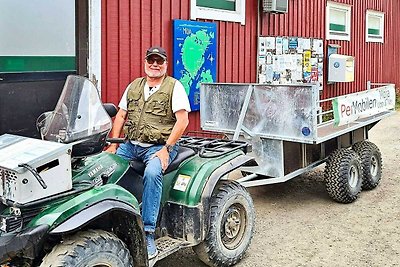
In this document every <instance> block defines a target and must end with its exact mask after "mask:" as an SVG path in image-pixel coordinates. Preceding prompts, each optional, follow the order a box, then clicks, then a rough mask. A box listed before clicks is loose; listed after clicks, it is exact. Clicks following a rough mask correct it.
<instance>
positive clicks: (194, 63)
mask: <svg viewBox="0 0 400 267" xmlns="http://www.w3.org/2000/svg"><path fill="white" fill-rule="evenodd" d="M173 25H174V27H173V29H174V77H175V78H176V79H178V80H179V81H180V82H181V83H182V84H183V86H184V87H185V90H186V93H187V94H188V96H189V100H190V107H191V109H192V111H195V110H199V109H200V84H201V83H211V82H216V81H217V25H216V23H211V22H199V21H188V20H174V24H173Z"/></svg>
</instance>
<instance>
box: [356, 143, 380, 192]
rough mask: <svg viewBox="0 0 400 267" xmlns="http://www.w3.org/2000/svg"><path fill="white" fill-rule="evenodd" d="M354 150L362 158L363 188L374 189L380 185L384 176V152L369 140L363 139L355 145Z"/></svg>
mask: <svg viewBox="0 0 400 267" xmlns="http://www.w3.org/2000/svg"><path fill="white" fill-rule="evenodd" d="M353 150H354V151H355V152H356V153H357V154H358V155H359V156H360V158H361V165H362V168H363V184H362V189H364V190H371V189H374V188H375V187H377V186H378V185H379V182H380V181H381V178H382V154H381V152H380V151H379V148H378V147H377V146H376V145H375V144H374V143H371V142H369V141H361V142H358V143H356V144H354V145H353Z"/></svg>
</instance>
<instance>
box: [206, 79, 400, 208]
mask: <svg viewBox="0 0 400 267" xmlns="http://www.w3.org/2000/svg"><path fill="white" fill-rule="evenodd" d="M378 86H379V87H378ZM371 87H376V88H371ZM369 92H370V93H372V94H375V96H378V98H379V97H380V96H383V100H382V99H381V100H382V101H386V103H380V105H379V106H380V108H378V109H377V108H375V109H374V108H373V107H375V106H374V105H373V104H376V102H370V101H372V98H371V97H370V98H368V96H367V97H366V98H365V94H366V93H369ZM357 97H359V98H360V99H362V100H360V102H359V103H357V102H356V103H354V102H353V108H357V105H360V104H361V106H358V107H359V108H361V109H362V108H364V109H365V110H364V112H361V109H360V110H358V113H359V114H360V115H362V116H360V117H358V118H357V116H356V118H355V119H354V120H353V121H349V122H346V123H345V124H344V125H338V121H337V120H338V117H337V116H338V115H340V114H337V113H338V112H337V111H334V109H333V108H332V106H333V104H332V101H333V102H334V101H335V100H336V99H344V100H346V99H352V98H357ZM363 97H364V99H363ZM394 98H395V87H394V85H393V84H371V83H368V89H367V91H363V92H359V93H354V94H349V95H345V96H340V97H338V98H330V99H325V100H320V90H319V88H318V87H317V86H316V85H312V84H311V85H265V84H227V83H226V84H222V83H214V84H202V86H201V89H200V105H201V110H200V118H201V127H202V129H203V130H207V131H212V132H220V133H225V134H227V135H228V136H229V138H231V139H233V140H236V139H238V138H240V139H245V140H246V141H248V142H249V143H251V145H252V147H253V152H252V154H253V156H254V157H255V158H256V160H257V162H258V166H248V167H242V168H241V171H242V174H244V175H243V177H242V178H240V179H238V181H239V182H240V183H241V184H242V185H244V186H246V187H251V186H258V185H265V184H274V183H281V182H285V181H288V180H289V179H292V178H294V177H296V176H298V175H300V174H302V173H304V172H306V171H309V170H311V169H312V168H314V167H316V166H318V165H320V164H322V163H324V162H325V161H326V162H327V165H326V167H325V181H326V187H327V191H328V193H329V195H330V196H331V197H332V198H333V199H334V200H336V201H338V202H342V203H350V202H353V201H354V200H355V199H356V198H357V196H358V194H359V192H360V191H361V189H373V188H375V187H376V186H377V185H378V183H379V181H380V178H381V167H382V159H381V154H380V151H379V149H378V148H377V147H376V146H375V145H374V144H373V143H371V142H369V141H367V139H368V131H369V130H370V129H371V128H372V127H373V126H374V125H375V124H376V123H377V122H379V121H380V120H381V119H383V118H385V117H386V116H389V115H390V114H391V113H393V112H394V102H395V100H394ZM375 100H376V99H375ZM381 100H378V101H381ZM362 101H365V103H364V102H362ZM363 104H364V106H362V105H363ZM354 105H355V106H354ZM342 112H349V111H348V110H342ZM353 112H354V111H353ZM334 113H335V114H334Z"/></svg>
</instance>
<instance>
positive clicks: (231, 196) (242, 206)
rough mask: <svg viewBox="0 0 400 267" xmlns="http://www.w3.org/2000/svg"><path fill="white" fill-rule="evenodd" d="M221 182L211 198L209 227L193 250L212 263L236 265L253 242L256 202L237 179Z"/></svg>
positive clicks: (211, 264) (214, 264) (213, 264)
mask: <svg viewBox="0 0 400 267" xmlns="http://www.w3.org/2000/svg"><path fill="white" fill-rule="evenodd" d="M219 185H220V186H219ZM219 185H218V186H217V189H216V190H214V193H213V196H212V198H211V201H210V218H209V221H210V228H209V231H208V233H207V236H206V238H205V240H204V241H203V242H202V243H200V244H199V245H197V246H195V247H194V248H193V250H194V251H195V252H196V254H197V255H198V257H199V258H200V259H201V260H202V261H203V262H204V263H205V264H207V265H209V266H232V265H234V264H236V263H237V262H239V261H240V260H241V259H242V257H243V255H244V253H245V252H246V250H247V248H248V247H249V245H250V243H251V239H252V236H253V231H254V222H255V212H254V205H253V200H252V198H251V196H250V194H249V193H248V192H247V190H246V189H245V188H244V187H243V186H241V185H240V184H238V183H237V182H234V181H224V182H220V184H219Z"/></svg>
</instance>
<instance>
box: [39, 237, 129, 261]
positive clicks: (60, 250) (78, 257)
mask: <svg viewBox="0 0 400 267" xmlns="http://www.w3.org/2000/svg"><path fill="white" fill-rule="evenodd" d="M55 266H57V267H61V266H63V267H64V266H65V267H66V266H71V267H72V266H74V267H125V266H133V263H132V257H131V255H130V253H129V250H128V248H127V247H126V245H125V244H124V243H123V242H122V241H121V240H120V239H119V238H118V237H117V236H115V235H114V234H112V233H109V232H106V231H103V230H88V231H85V232H79V233H77V234H75V235H73V236H69V237H67V238H66V239H64V240H63V242H61V243H60V244H58V245H56V246H55V247H54V248H53V249H52V251H51V252H49V253H48V254H47V255H46V256H45V257H44V258H43V261H42V263H41V265H40V267H55Z"/></svg>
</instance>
